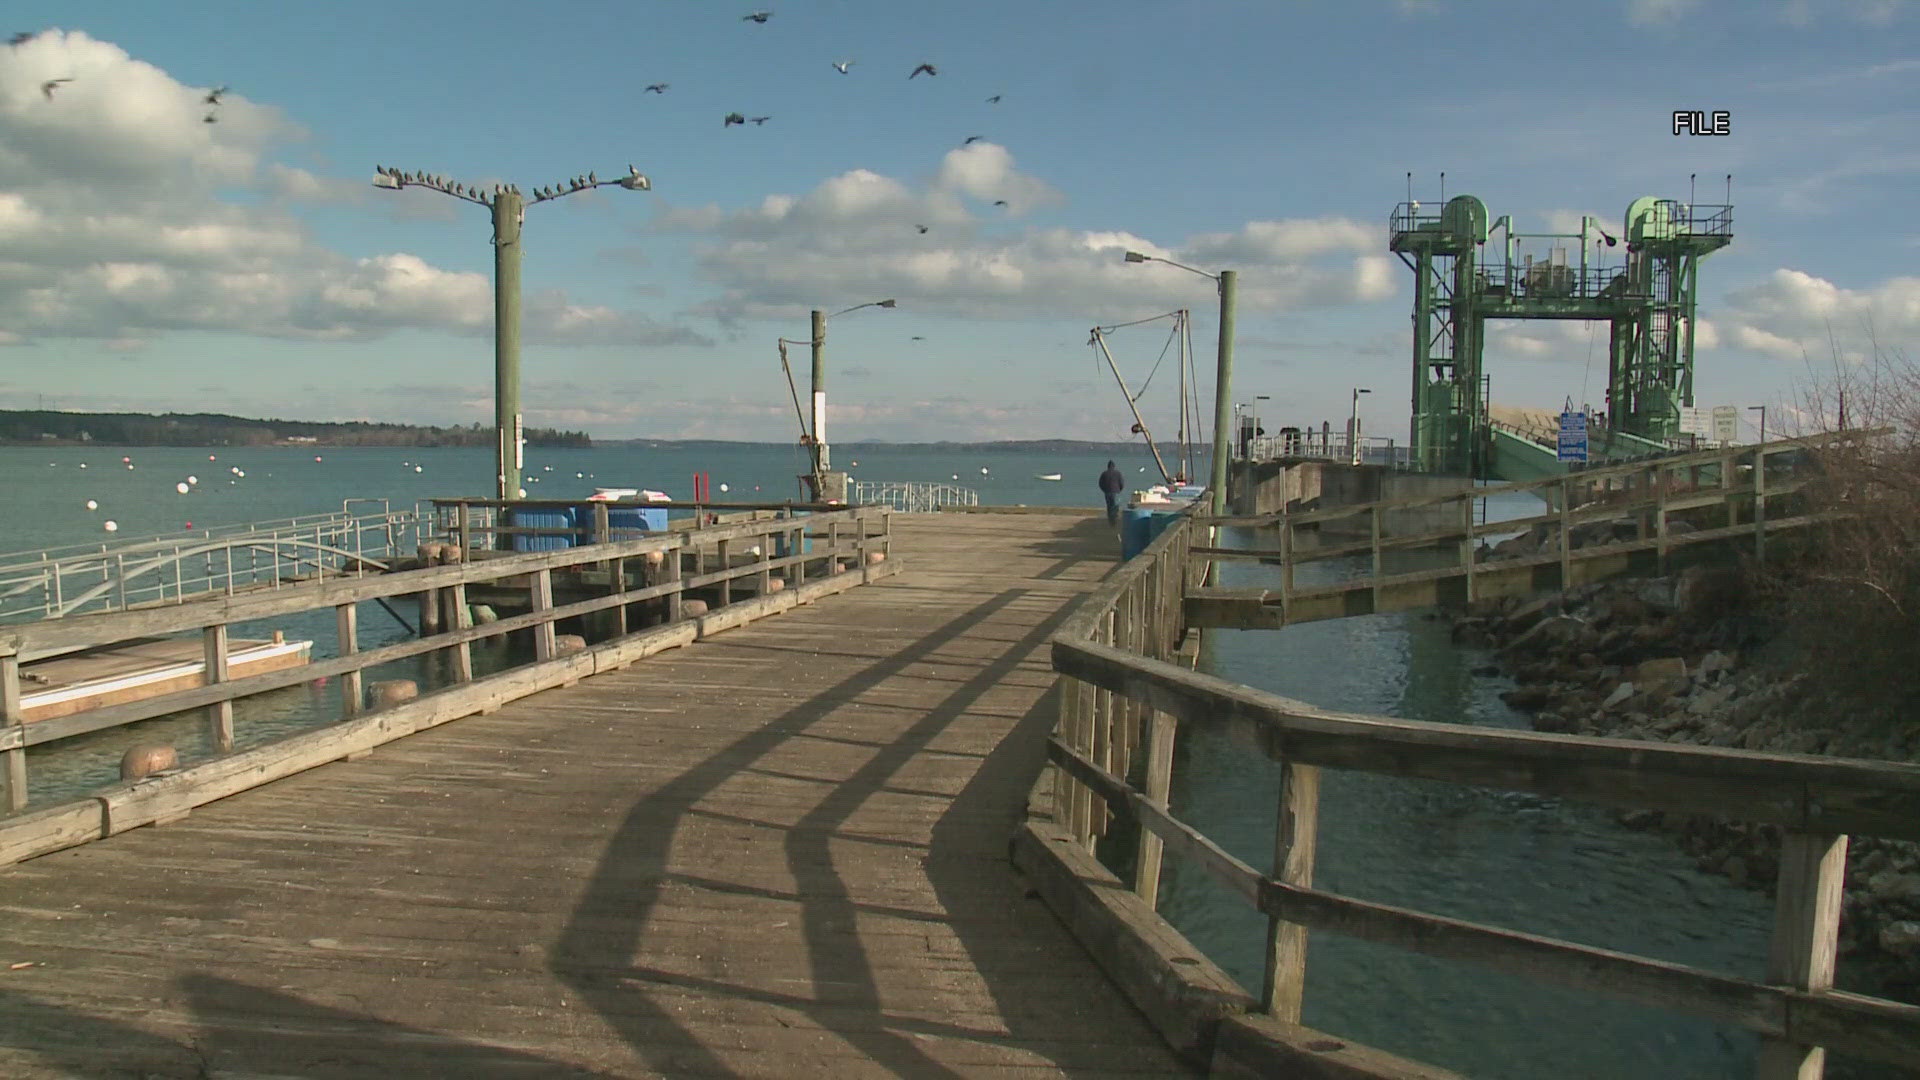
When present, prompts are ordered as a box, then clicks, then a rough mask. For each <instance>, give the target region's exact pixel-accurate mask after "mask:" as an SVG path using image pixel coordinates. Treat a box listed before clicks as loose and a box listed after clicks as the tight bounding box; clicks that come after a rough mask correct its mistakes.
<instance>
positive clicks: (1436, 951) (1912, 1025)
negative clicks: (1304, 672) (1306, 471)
mask: <svg viewBox="0 0 1920 1080" xmlns="http://www.w3.org/2000/svg"><path fill="white" fill-rule="evenodd" d="M1199 527H1200V526H1199V525H1198V522H1197V520H1196V519H1194V518H1192V517H1188V518H1186V519H1184V520H1182V521H1180V522H1177V523H1175V524H1174V525H1173V526H1172V527H1170V528H1169V529H1168V530H1167V531H1166V532H1164V533H1163V534H1161V535H1160V536H1159V537H1158V538H1157V539H1155V540H1154V542H1153V543H1152V544H1151V545H1150V546H1149V547H1148V548H1147V549H1146V550H1145V551H1144V552H1143V553H1142V554H1140V555H1138V556H1136V557H1135V558H1133V559H1132V560H1130V561H1129V562H1127V563H1126V564H1124V565H1123V566H1122V567H1121V568H1120V569H1119V570H1118V571H1116V572H1115V573H1114V574H1113V576H1112V577H1111V578H1110V579H1109V580H1108V581H1107V582H1106V583H1105V584H1104V585H1103V586H1102V587H1101V588H1100V589H1099V590H1097V591H1096V592H1094V593H1093V594H1092V595H1090V596H1089V597H1088V598H1087V599H1086V600H1085V601H1083V603H1082V605H1081V606H1080V608H1079V609H1078V610H1077V611H1076V612H1075V613H1074V614H1073V616H1072V617H1071V618H1070V619H1069V620H1068V621H1067V622H1066V623H1065V624H1064V625H1063V626H1062V628H1061V629H1060V630H1059V631H1058V632H1057V633H1056V634H1055V635H1054V637H1053V639H1052V651H1053V667H1054V669H1055V670H1056V671H1058V672H1059V673H1060V675H1061V682H1060V688H1059V690H1060V693H1059V700H1060V716H1059V721H1058V726H1057V728H1056V730H1055V732H1054V734H1053V736H1052V738H1051V739H1050V741H1049V743H1048V758H1049V761H1050V762H1051V764H1052V766H1053V768H1054V770H1055V771H1054V793H1055V798H1054V817H1055V820H1056V822H1057V823H1058V825H1059V826H1060V827H1061V828H1063V829H1065V830H1067V831H1068V832H1069V833H1070V834H1071V835H1072V837H1073V838H1074V839H1076V840H1077V841H1078V842H1080V843H1082V844H1084V845H1086V847H1087V848H1088V850H1092V848H1093V846H1094V844H1095V841H1096V840H1097V839H1098V838H1099V837H1101V836H1102V835H1104V834H1106V833H1107V831H1108V826H1109V823H1110V822H1111V821H1112V820H1113V819H1114V818H1115V817H1124V818H1129V819H1132V820H1133V821H1135V822H1137V823H1138V825H1139V826H1140V841H1139V853H1138V858H1137V859H1136V860H1135V865H1134V870H1133V881H1132V883H1131V884H1132V888H1133V890H1134V891H1135V892H1136V893H1138V894H1139V895H1140V896H1141V897H1142V898H1144V899H1146V900H1147V901H1148V902H1149V904H1150V903H1151V902H1152V900H1153V899H1154V897H1155V896H1156V895H1157V893H1158V890H1159V878H1160V867H1161V852H1162V850H1163V848H1164V849H1166V850H1170V851H1171V852H1172V853H1173V854H1174V856H1175V857H1177V858H1181V859H1184V860H1186V861H1187V863H1188V864H1189V865H1192V866H1194V867H1196V868H1198V869H1200V870H1203V871H1204V872H1206V873H1207V874H1208V875H1210V876H1211V877H1212V878H1213V879H1214V880H1215V881H1217V882H1219V883H1220V884H1221V885H1223V886H1225V887H1226V889H1227V890H1229V891H1230V892H1232V893H1233V894H1234V895H1236V896H1238V897H1239V898H1240V899H1241V901H1242V902H1244V903H1246V904H1247V905H1248V906H1250V907H1253V908H1255V909H1256V910H1258V911H1260V912H1262V913H1264V914H1265V915H1266V916H1267V919H1268V932H1267V940H1266V945H1265V963H1264V965H1263V968H1264V977H1263V983H1264V985H1263V986H1262V987H1261V989H1260V995H1259V999H1258V1000H1259V1001H1260V1002H1261V1003H1262V1004H1263V1007H1264V1009H1265V1010H1266V1011H1267V1012H1268V1013H1269V1014H1271V1015H1272V1016H1275V1017H1277V1018H1280V1019H1282V1020H1286V1021H1292V1022H1297V1021H1298V1019H1299V1015H1300V1004H1301V997H1302V994H1303V991H1304V987H1305V975H1306V959H1307V954H1306V940H1307V939H1306V935H1307V932H1308V931H1309V930H1322V931H1331V932H1334V933H1339V934H1345V935H1349V936H1352V937H1358V938H1362V939H1365V940H1368V941H1374V942H1380V943H1384V944H1389V945H1394V946H1397V947H1400V948H1404V949H1408V950H1411V951H1414V952H1419V953H1424V954H1426V955H1430V956H1437V957H1443V958H1448V959H1457V960H1466V961H1471V962H1475V963H1479V964H1483V965H1486V966H1489V967H1492V968H1494V969H1496V970H1500V971H1505V972H1509V973H1513V974H1519V975H1525V976H1529V977H1532V978H1535V979H1539V980H1541V981H1544V982H1548V983H1552V984H1555V985H1558V986H1563V987H1572V988H1579V989H1585V990H1591V991H1597V992H1600V993H1603V994H1608V995H1612V996H1615V997H1619V998H1624V999H1627V1000H1630V1001H1635V1002H1639V1003H1643V1004H1648V1005H1653V1006H1656V1007H1661V1008H1666V1009H1671V1010H1675V1011H1678V1012H1683V1013H1688V1014H1691V1015H1693V1016H1697V1017H1703V1018H1706V1019H1709V1020H1713V1021H1717V1022H1720V1023H1724V1024H1729V1025H1733V1026H1738V1027H1743V1028H1746V1029H1749V1030H1752V1031H1755V1032H1758V1033H1759V1034H1760V1035H1761V1036H1762V1039H1763V1050H1762V1055H1761V1064H1760V1067H1759V1075H1760V1076H1761V1077H1762V1078H1763V1080H1776V1078H1783V1077H1795V1078H1809V1077H1818V1076H1819V1075H1820V1070H1821V1063H1822V1061H1823V1060H1824V1053H1825V1051H1824V1050H1823V1049H1822V1048H1823V1047H1831V1048H1834V1049H1835V1050H1837V1051H1840V1052H1843V1053H1846V1054H1851V1055H1859V1056H1862V1057H1868V1058H1876V1059H1879V1060H1883V1061H1890V1062H1895V1063H1899V1064H1903V1065H1908V1066H1915V1065H1920V1006H1914V1005H1906V1004H1901V1003H1897V1002H1893V1001H1888V1000H1884V999H1880V998H1873V997H1866V996H1862V995H1857V994H1850V993H1843V992H1840V991H1837V990H1834V989H1833V976H1834V964H1835V958H1836V953H1837V945H1836V942H1837V934H1838V929H1839V920H1840V898H1841V885H1842V880H1843V877H1844V873H1845V862H1846V850H1847V837H1848V836H1849V835H1850V834H1859V835H1866V836H1881V837H1894V838H1900V839H1909V840H1913V839H1920V767H1916V766H1912V765H1899V764H1888V763H1881V762H1872V761H1856V760H1847V759H1838V758H1821V757H1813V756H1804V755H1777V754H1762V753H1754V752H1749V751H1741V750H1728V749H1717V748H1708V747H1690V746H1672V745H1667V744H1664V743H1647V742H1634V741H1628V740H1619V739H1597V738H1581V737H1575V736H1569V735H1552V734H1541V733H1534V732H1526V731H1509V730H1500V729H1488V728H1480V727H1472V726H1467V725H1461V724H1435V723H1422V722H1417V721H1408V720H1397V719H1391V718H1387V717H1374V716H1358V715H1350V714H1343V713H1336V712H1330V711H1327V710H1323V709H1316V708H1312V707H1309V706H1307V705H1304V704H1302V703H1300V702H1297V701H1291V700H1289V699H1286V698H1283V697H1280V696H1277V695H1274V694H1269V693H1265V692H1262V691H1259V690H1255V689H1252V688H1250V687H1246V686H1241V685H1238V684H1235V683H1232V682H1228V681H1226V680H1223V679H1219V678H1214V677H1211V676H1207V675H1202V674H1197V673H1195V672H1193V671H1190V670H1188V669H1187V668H1185V667H1184V666H1182V665H1180V664H1178V663H1174V662H1170V657H1171V656H1172V650H1173V644H1174V643H1175V642H1177V641H1178V640H1179V639H1180V637H1181V636H1182V632H1183V629H1184V625H1183V620H1182V610H1183V609H1182V606H1181V604H1180V603H1179V592H1180V589H1181V587H1182V584H1183V583H1186V584H1190V583H1192V582H1195V581H1198V580H1200V579H1201V576H1202V569H1201V567H1200V565H1199V563H1200V560H1201V559H1202V558H1203V557H1204V556H1202V555H1200V554H1198V553H1199V552H1200V551H1201V550H1202V548H1200V547H1198V546H1196V545H1195V544H1194V543H1193V536H1194V533H1195V530H1197V529H1198V528H1199ZM1180 723H1186V724H1204V725H1209V726H1211V727H1213V728H1215V729H1225V730H1226V732H1227V733H1228V734H1230V735H1232V736H1233V737H1234V738H1235V740H1236V742H1238V743H1239V744H1240V745H1244V746H1248V747H1252V748H1257V751H1258V752H1261V753H1264V754H1266V755H1267V756H1268V757H1269V758H1271V759H1272V760H1274V761H1276V762H1278V763H1279V764H1280V765H1281V766H1282V773H1281V784H1280V792H1279V796H1278V805H1277V807H1276V810H1275V813H1276V817H1277V830H1276V842H1275V848H1274V852H1273V860H1272V867H1273V869H1272V871H1271V872H1262V871H1261V870H1258V869H1256V868H1255V867H1253V866H1250V865H1248V864H1247V863H1246V862H1243V861H1242V860H1241V859H1239V858H1237V857H1235V856H1234V855H1232V854H1230V853H1228V852H1227V851H1226V850H1225V849H1223V848H1222V847H1221V846H1220V845H1219V844H1217V843H1216V842H1214V841H1213V840H1212V839H1210V838H1209V837H1207V836H1205V835H1204V834H1202V833H1201V832H1200V831H1199V830H1197V829H1195V828H1194V827H1193V826H1191V825H1189V824H1187V823H1186V822H1183V821H1181V820H1179V819H1178V818H1177V817H1175V816H1174V815H1173V814H1172V813H1171V812H1170V811H1169V810H1168V804H1167V791H1168V780H1169V778H1170V777H1171V775H1172V771H1173V760H1172V759H1173V744H1174V740H1173V732H1174V729H1175V726H1176V725H1177V724H1180ZM1142 748H1144V749H1145V753H1146V761H1145V768H1144V770H1142V774H1143V776H1144V779H1143V780H1141V782H1140V783H1141V786H1139V787H1136V786H1134V783H1133V782H1132V780H1131V779H1130V778H1131V777H1132V776H1134V775H1135V764H1136V756H1137V755H1138V753H1139V752H1140V751H1141V750H1142ZM1322 768H1340V769H1353V770H1358V771H1361V772H1369V773H1376V774H1380V775H1387V776H1403V777H1419V778H1423V779H1429V780H1442V781H1448V782H1452V783H1458V784H1468V785H1474V786H1479V787H1487V788H1493V789H1499V790H1506V791H1522V792H1530V793H1534V794H1538V795H1548V796H1553V797H1556V798H1564V799H1570V800H1575V801H1587V802H1595V803H1601V804H1605V805H1609V806H1616V807H1631V808H1645V809H1655V810H1664V811H1675V812H1682V813H1702V814H1719V815H1723V816H1726V817H1729V818H1734V819H1738V820H1745V821H1751V822H1768V823H1772V824H1775V825H1778V826H1780V827H1781V828H1782V829H1784V830H1785V841H1784V849H1783V851H1782V857H1781V860H1780V877H1779V882H1778V897H1779V899H1778V907H1777V911H1776V918H1775V924H1774V933H1773V939H1772V944H1771V950H1770V953H1769V959H1768V963H1767V971H1766V981H1764V982H1756V981H1752V980H1748V979H1742V978H1738V977H1735V976H1732V975H1726V974H1722V973H1719V972H1714V971H1707V970H1702V969H1699V968H1694V967H1689V966H1686V965H1681V964H1674V963H1669V962H1666V961H1662V960H1655V959H1650V958H1647V957H1641V956H1634V955H1630V954H1627V953H1622V952H1616V951H1613V950H1609V949H1600V948H1594V947H1591V946H1587V945H1580V944H1577V943H1574V942H1570V941H1563V940H1558V939H1555V938H1550V937H1543V936H1539V935H1535V934H1528V933H1523V932H1520V931H1517V930H1511V929H1507V928H1504V927H1498V926H1489V925H1484V924H1479V923H1473V922H1468V921H1464V920H1460V919H1454V918H1448V917H1445V916H1440V915H1433V914H1428V913H1425V912H1420V911H1413V910H1409V909H1406V908H1399V907H1393V906H1389V905H1385V904H1378V903H1373V902H1370V901H1366V900H1360V899H1356V898H1354V897H1350V896H1343V895H1340V894H1337V893H1333V892H1329V891H1327V890H1323V889H1317V888H1315V887H1314V886H1313V864H1314V845H1315V840H1316V835H1317V831H1318V828H1317V815H1318V812H1319V811H1318V805H1319V800H1318V792H1319V770H1320V769H1322ZM1336 1034H1337V1033H1336Z"/></svg>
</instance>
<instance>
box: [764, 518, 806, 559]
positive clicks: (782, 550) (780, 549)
mask: <svg viewBox="0 0 1920 1080" xmlns="http://www.w3.org/2000/svg"><path fill="white" fill-rule="evenodd" d="M793 516H794V518H795V519H796V521H795V524H798V523H799V522H798V520H797V519H799V518H803V517H806V516H807V512H806V511H805V510H796V511H794V514H793ZM790 554H792V552H790V551H788V550H787V534H786V533H774V534H773V557H774V558H776V559H784V558H786V557H787V556H788V555H790ZM800 554H802V555H811V554H813V537H811V536H802V537H801V538H800Z"/></svg>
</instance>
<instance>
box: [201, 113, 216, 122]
mask: <svg viewBox="0 0 1920 1080" xmlns="http://www.w3.org/2000/svg"><path fill="white" fill-rule="evenodd" d="M200 120H201V122H202V123H207V124H217V123H219V122H220V118H219V117H217V116H215V115H213V114H212V113H208V114H207V115H205V116H203V117H201V118H200Z"/></svg>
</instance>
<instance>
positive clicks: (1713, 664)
mask: <svg viewBox="0 0 1920 1080" xmlns="http://www.w3.org/2000/svg"><path fill="white" fill-rule="evenodd" d="M1699 666H1700V674H1702V675H1712V674H1713V673H1715V672H1717V671H1732V670H1733V657H1731V656H1728V655H1727V654H1726V653H1723V652H1721V651H1720V650H1718V649H1715V650H1714V651H1712V652H1710V653H1708V654H1707V655H1705V656H1703V657H1701V658H1700V665H1699Z"/></svg>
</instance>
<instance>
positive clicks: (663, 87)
mask: <svg viewBox="0 0 1920 1080" xmlns="http://www.w3.org/2000/svg"><path fill="white" fill-rule="evenodd" d="M669 85H671V84H669V83H663V82H657V83H650V84H648V86H647V88H646V90H644V91H642V92H643V93H648V94H664V93H666V92H667V87H668V86H669Z"/></svg>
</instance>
